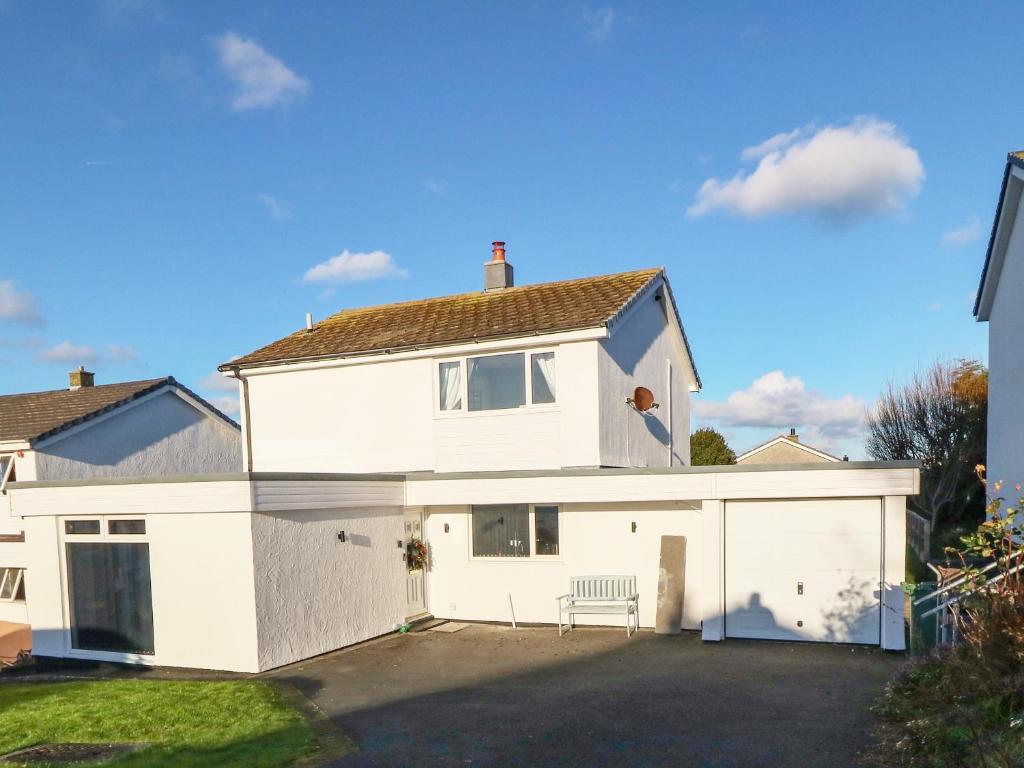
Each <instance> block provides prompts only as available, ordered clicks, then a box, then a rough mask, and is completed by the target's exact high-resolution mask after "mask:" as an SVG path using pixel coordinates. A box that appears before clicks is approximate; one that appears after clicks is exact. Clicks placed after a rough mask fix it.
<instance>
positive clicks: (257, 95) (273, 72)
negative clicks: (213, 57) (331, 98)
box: [216, 32, 310, 111]
mask: <svg viewBox="0 0 1024 768" xmlns="http://www.w3.org/2000/svg"><path fill="white" fill-rule="evenodd" d="M216 45H217V51H218V53H219V54H220V63H221V65H223V67H224V69H225V70H226V71H227V73H228V77H230V78H231V79H232V80H234V81H235V84H236V85H237V86H238V95H237V96H236V97H235V100H234V101H233V102H232V103H231V106H232V107H234V108H235V109H236V110H238V111H244V110H247V109H261V108H267V107H276V106H283V105H285V104H288V103H289V102H292V101H294V100H295V99H298V98H301V97H303V96H305V95H306V94H307V93H309V87H310V86H309V81H308V80H307V79H306V78H304V77H300V76H299V75H297V74H295V73H294V72H293V71H292V70H290V69H289V68H288V67H287V66H285V64H284V62H283V61H281V60H280V59H278V58H277V57H276V56H272V55H270V54H269V53H267V52H266V51H265V50H264V49H263V48H262V47H260V45H259V44H258V43H256V42H254V41H253V40H248V39H246V38H243V37H241V36H240V35H238V34H237V33H235V32H225V33H224V34H223V35H221V36H220V37H218V38H217V40H216Z"/></svg>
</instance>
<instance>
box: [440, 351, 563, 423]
mask: <svg viewBox="0 0 1024 768" xmlns="http://www.w3.org/2000/svg"><path fill="white" fill-rule="evenodd" d="M555 392H556V390H555V353H554V352H533V353H526V352H511V353H506V354H500V355H477V356H474V357H466V358H462V359H459V360H447V361H444V362H439V363H438V364H437V401H436V402H437V408H438V410H439V411H440V412H442V413H445V412H452V411H463V412H465V411H506V410H512V409H515V408H524V407H529V406H532V405H550V404H552V403H554V402H555V401H556V396H555Z"/></svg>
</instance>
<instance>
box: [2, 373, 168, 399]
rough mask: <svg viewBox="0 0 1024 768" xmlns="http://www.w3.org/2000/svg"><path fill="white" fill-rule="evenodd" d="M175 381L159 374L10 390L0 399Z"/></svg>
mask: <svg viewBox="0 0 1024 768" xmlns="http://www.w3.org/2000/svg"><path fill="white" fill-rule="evenodd" d="M172 381H175V379H174V377H173V376H158V377H156V378H154V379H134V380H132V381H112V382H110V383H109V384H94V385H93V386H91V387H79V388H78V389H71V388H70V387H64V389H42V390H39V391H36V392H9V393H7V394H5V395H2V394H0V400H2V399H4V398H8V397H34V396H39V395H59V394H62V393H63V394H67V393H71V392H82V391H83V390H84V391H86V392H89V391H95V390H97V389H107V388H109V387H126V386H131V385H132V384H156V383H157V382H172Z"/></svg>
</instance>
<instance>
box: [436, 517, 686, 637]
mask: <svg viewBox="0 0 1024 768" xmlns="http://www.w3.org/2000/svg"><path fill="white" fill-rule="evenodd" d="M633 522H636V524H637V532H636V533H632V532H631V523H633ZM445 523H447V524H448V526H449V531H448V533H445V532H444V525H445ZM425 533H426V540H427V542H428V545H429V546H430V549H431V555H430V560H431V567H430V570H429V571H428V573H427V608H428V610H429V611H430V612H431V613H432V614H434V616H437V617H442V618H448V619H466V620H480V621H503V622H507V621H510V620H511V616H510V613H509V605H508V595H509V594H510V593H511V595H512V602H513V605H514V606H515V613H516V620H517V621H522V622H538V623H545V624H552V623H554V622H555V620H556V616H557V614H556V609H555V597H557V596H558V595H561V594H564V593H565V592H567V591H568V588H569V577H571V576H586V575H627V576H634V575H635V576H636V577H637V589H638V592H639V593H640V626H643V627H652V626H654V617H655V612H656V608H657V595H658V578H659V558H660V552H661V537H662V536H665V535H669V536H685V537H686V596H685V598H684V606H683V628H685V629H697V628H699V627H700V620H701V605H700V602H699V595H700V592H701V589H700V581H701V540H700V537H701V515H700V507H699V503H693V502H690V503H687V502H679V503H671V502H662V503H656V504H649V503H641V502H634V503H631V504H566V505H563V506H562V511H561V514H560V516H559V552H560V554H559V556H558V557H557V558H553V559H545V558H509V559H504V558H503V559H498V558H474V557H472V556H471V548H470V514H469V509H468V507H464V506H457V507H428V508H427V510H426V527H425ZM622 618H623V617H614V616H580V617H579V623H581V624H613V623H616V622H618V621H619V620H620V619H622ZM623 626H624V625H623Z"/></svg>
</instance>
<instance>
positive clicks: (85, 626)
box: [65, 542, 154, 654]
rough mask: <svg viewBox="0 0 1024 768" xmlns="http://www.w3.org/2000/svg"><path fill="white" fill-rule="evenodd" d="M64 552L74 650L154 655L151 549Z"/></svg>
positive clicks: (90, 547)
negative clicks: (150, 568) (65, 553)
mask: <svg viewBox="0 0 1024 768" xmlns="http://www.w3.org/2000/svg"><path fill="white" fill-rule="evenodd" d="M65 546H66V547H67V568H68V593H69V597H70V603H71V645H72V647H74V648H76V649H79V650H88V651H115V652H120V653H145V654H151V653H153V652H154V649H153V590H152V587H151V584H150V575H149V544H142V543H131V544H122V543H105V542H89V543H82V542H68V543H67V544H65Z"/></svg>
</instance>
